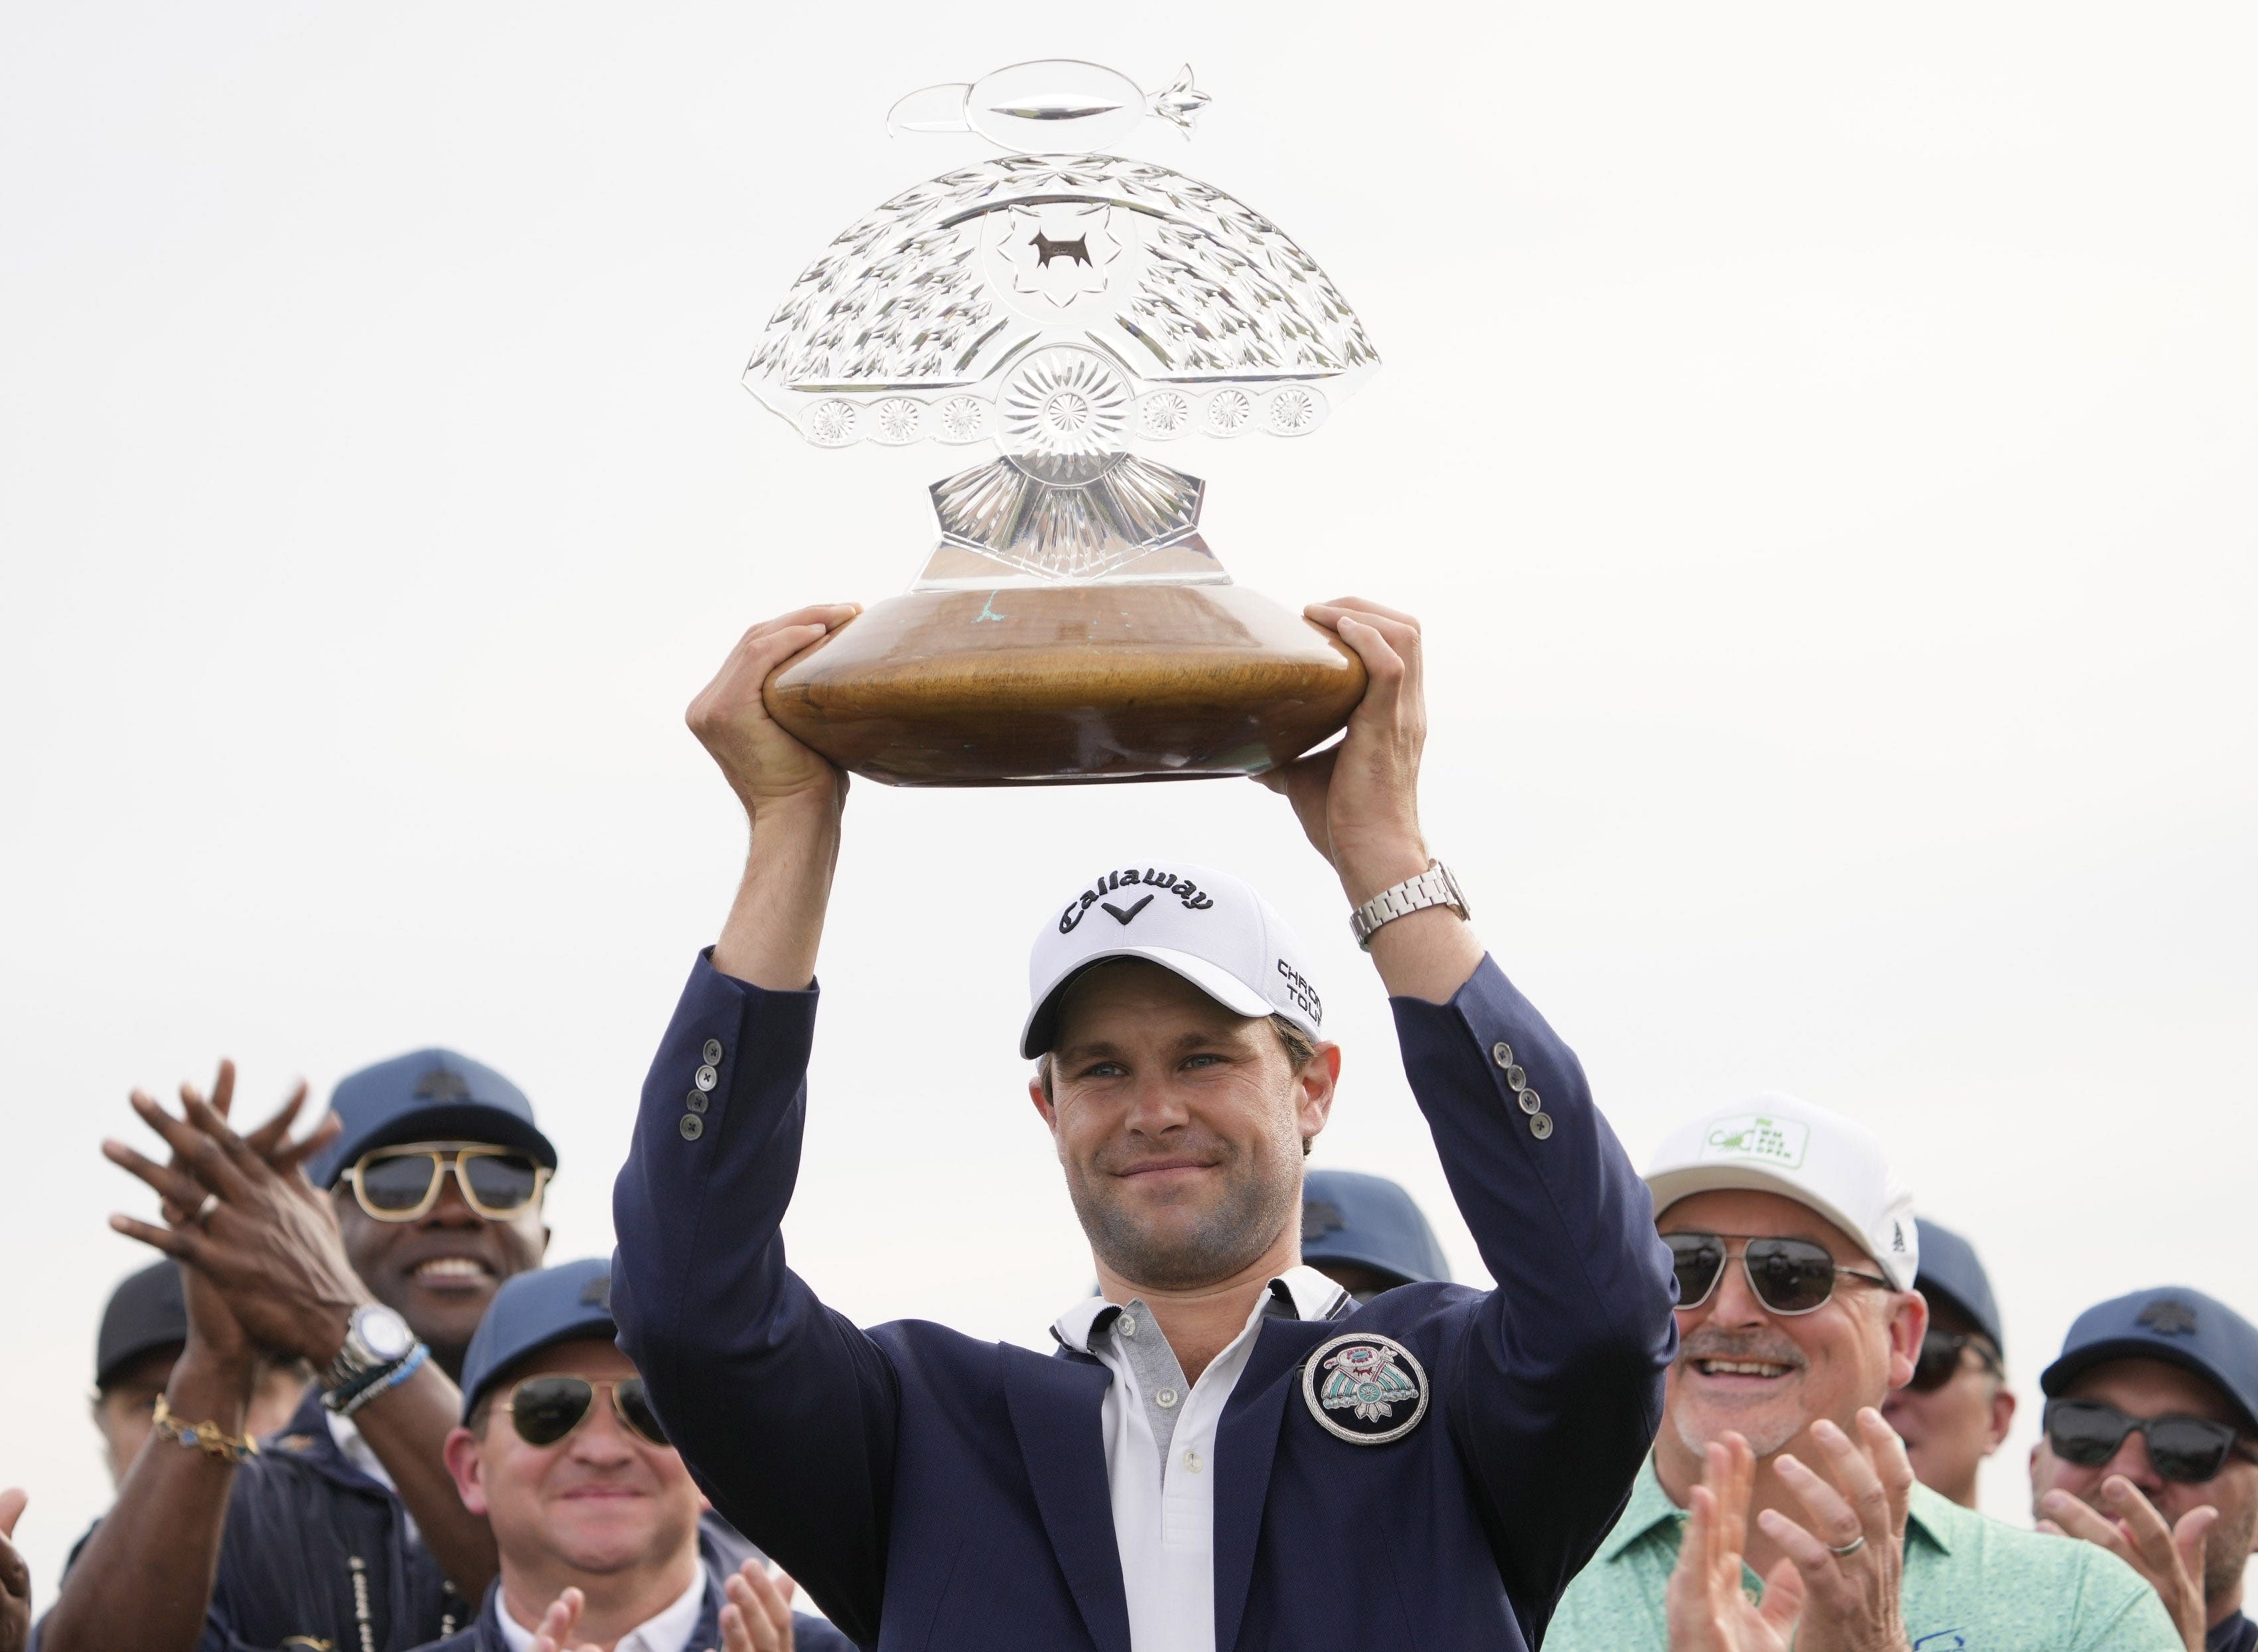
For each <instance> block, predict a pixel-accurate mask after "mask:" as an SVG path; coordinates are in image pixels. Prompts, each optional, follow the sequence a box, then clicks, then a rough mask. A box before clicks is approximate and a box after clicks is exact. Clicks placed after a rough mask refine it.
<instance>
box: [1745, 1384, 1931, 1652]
mask: <svg viewBox="0 0 2258 1652" xmlns="http://www.w3.org/2000/svg"><path fill="white" fill-rule="evenodd" d="M1858 1435H1859V1437H1858V1438H1857V1439H1856V1440H1853V1439H1852V1438H1851V1437H1850V1436H1849V1435H1847V1434H1845V1433H1843V1430H1842V1429H1840V1428H1838V1427H1836V1425H1835V1424H1834V1423H1832V1422H1828V1421H1826V1420H1824V1419H1823V1418H1822V1419H1821V1421H1819V1422H1814V1423H1813V1424H1812V1425H1811V1437H1812V1439H1813V1440H1814V1441H1815V1442H1816V1443H1818V1446H1819V1449H1820V1450H1821V1451H1822V1452H1824V1453H1825V1454H1826V1457H1827V1469H1828V1476H1827V1477H1822V1476H1821V1475H1820V1474H1819V1473H1818V1472H1817V1471H1814V1469H1813V1468H1812V1467H1811V1466H1810V1465H1809V1464H1807V1463H1804V1462H1803V1461H1801V1460H1800V1458H1797V1457H1793V1456H1791V1455H1789V1454H1787V1453H1786V1452H1782V1453H1781V1454H1780V1455H1779V1457H1776V1458H1774V1459H1773V1463H1772V1470H1773V1472H1774V1473H1776V1474H1778V1475H1779V1478H1780V1481H1781V1483H1782V1484H1783V1485H1786V1487H1787V1489H1788V1490H1789V1491H1791V1492H1794V1493H1795V1495H1796V1498H1797V1499H1798V1500H1800V1502H1801V1503H1802V1505H1803V1507H1804V1512H1805V1515H1806V1518H1807V1520H1808V1521H1809V1525H1808V1526H1805V1525H1800V1524H1799V1523H1797V1522H1796V1521H1792V1520H1790V1519H1789V1518H1788V1517H1787V1516H1786V1515H1785V1514H1780V1513H1779V1511H1778V1510H1776V1509H1769V1508H1768V1509H1765V1511H1764V1512H1763V1513H1762V1514H1758V1515H1757V1525H1758V1526H1759V1527H1760V1528H1762V1529H1763V1531H1764V1534H1765V1536H1767V1537H1769V1538H1771V1539H1772V1542H1774V1543H1776V1544H1778V1545H1779V1549H1780V1550H1781V1552H1782V1553H1784V1554H1785V1555H1786V1556H1787V1557H1788V1559H1789V1560H1790V1561H1792V1562H1793V1563H1794V1566H1795V1569H1796V1570H1797V1572H1798V1573H1799V1574H1800V1576H1801V1578H1802V1580H1803V1586H1804V1591H1805V1593H1806V1594H1807V1597H1808V1599H1809V1604H1808V1606H1807V1608H1806V1610H1805V1613H1804V1622H1803V1633H1802V1634H1801V1635H1800V1637H1799V1638H1798V1639H1797V1641H1796V1643H1795V1644H1796V1648H1797V1652H1905V1648H1906V1647H1907V1637H1906V1629H1905V1620H1904V1617H1903V1615H1902V1613H1901V1612H1900V1610H1899V1591H1900V1588H1901V1586H1902V1584H1903V1581H1904V1573H1905V1528H1906V1510H1907V1507H1908V1506H1909V1505H1910V1504H1911V1502H1912V1500H1913V1462H1912V1459H1911V1458H1909V1457H1907V1456H1906V1449H1905V1442H1904V1441H1902V1440H1900V1439H1899V1438H1898V1436H1897V1431H1896V1430H1895V1429H1892V1428H1891V1427H1890V1425H1889V1424H1888V1423H1886V1422H1883V1421H1882V1414H1881V1413H1880V1412H1878V1411H1877V1410H1875V1409H1874V1408H1873V1407H1871V1406H1868V1407H1865V1408H1864V1409H1863V1410H1861V1411H1860V1412H1859V1413H1858ZM1829 1477H1831V1478H1829Z"/></svg>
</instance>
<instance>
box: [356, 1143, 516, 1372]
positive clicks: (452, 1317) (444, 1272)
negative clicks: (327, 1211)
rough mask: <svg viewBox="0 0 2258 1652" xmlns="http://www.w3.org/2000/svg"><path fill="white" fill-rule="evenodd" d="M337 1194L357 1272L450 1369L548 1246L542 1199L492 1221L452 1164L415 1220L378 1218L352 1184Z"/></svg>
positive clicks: (459, 1364)
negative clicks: (468, 1195)
mask: <svg viewBox="0 0 2258 1652" xmlns="http://www.w3.org/2000/svg"><path fill="white" fill-rule="evenodd" d="M331 1197H332V1199H333V1200H334V1201H335V1202H336V1204H337V1226H338V1229H339V1230H340V1231H341V1232H342V1234H343V1236H344V1244H345V1255H346V1256H347V1258H350V1259H351V1263H352V1265H353V1272H355V1273H358V1274H359V1275H360V1278H361V1282H362V1283H363V1284H365V1285H366V1286H367V1287H368V1288H369V1289H370V1290H371V1291H372V1292H373V1293H375V1295H376V1300H377V1301H380V1302H382V1303H383V1304H384V1305H385V1306H386V1307H387V1308H391V1309H392V1310H393V1311H394V1312H395V1313H397V1314H398V1315H400V1316H401V1318H402V1319H404V1320H406V1321H407V1322H408V1329H411V1330H413V1331H414V1332H415V1334H416V1336H419V1337H421V1338H422V1340H423V1341H425V1342H427V1343H429V1344H430V1345H431V1352H432V1356H433V1357H434V1358H436V1359H437V1361H438V1362H439V1364H440V1365H441V1366H443V1367H444V1369H445V1370H446V1371H448V1372H450V1373H453V1372H459V1371H461V1369H462V1365H463V1355H464V1354H465V1352H466V1351H468V1350H469V1348H470V1345H471V1336H472V1332H474V1331H476V1330H477V1329H478V1328H479V1320H480V1319H481V1318H483V1317H484V1316H485V1314H486V1304H487V1303H489V1302H491V1301H493V1294H494V1292H495V1291H496V1290H498V1289H500V1288H501V1282H502V1281H503V1280H506V1279H508V1278H509V1277H510V1276H511V1275H512V1274H515V1273H524V1272H525V1271H526V1270H527V1269H529V1268H536V1267H539V1266H541V1254H542V1252H543V1251H545V1250H547V1249H548V1247H549V1230H548V1229H547V1228H546V1227H544V1226H543V1224H542V1221H541V1207H540V1205H539V1204H538V1203H536V1204H533V1205H530V1206H529V1207H528V1208H527V1209H523V1210H522V1211H520V1212H519V1213H518V1214H517V1215H515V1216H512V1217H510V1218H509V1219H508V1220H507V1221H503V1222H489V1221H487V1220H486V1218H485V1217H484V1216H480V1215H479V1213H478V1212H477V1211H475V1210H473V1209H471V1207H470V1205H469V1204H468V1203H467V1202H465V1200H464V1198H463V1190H462V1188H460V1187H459V1186H458V1185H457V1182H456V1180H455V1174H454V1172H453V1171H452V1169H450V1170H449V1171H448V1173H447V1174H446V1175H445V1176H444V1177H443V1178H441V1180H440V1184H439V1197H438V1201H437V1203H435V1204H434V1205H433V1206H432V1207H431V1209H430V1210H428V1211H427V1212H425V1213H424V1214H423V1215H422V1216H418V1217H417V1218H416V1219H415V1221H413V1222H379V1221H378V1220H377V1219H376V1218H375V1217H374V1216H370V1215H369V1214H368V1212H367V1211H366V1210H364V1209H361V1208H360V1202H359V1200H357V1199H356V1198H354V1197H353V1191H352V1188H351V1186H350V1185H349V1184H347V1183H344V1182H340V1183H339V1184H338V1185H337V1188H336V1190H335V1191H334V1193H333V1194H332V1195H331Z"/></svg>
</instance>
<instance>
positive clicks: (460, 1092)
mask: <svg viewBox="0 0 2258 1652" xmlns="http://www.w3.org/2000/svg"><path fill="white" fill-rule="evenodd" d="M330 1112H331V1113H332V1114H334V1115H335V1116H336V1117H337V1119H338V1120H339V1122H340V1123H341V1124H343V1125H344V1128H343V1129H342V1130H341V1131H338V1133H337V1139H336V1140H335V1141H333V1142H331V1143H330V1145H328V1146H327V1147H326V1148H324V1149H323V1150H322V1152H318V1153H316V1154H315V1155H314V1157H313V1158H312V1159H309V1160H308V1161H307V1165H306V1174H307V1175H308V1176H309V1178H310V1179H311V1180H312V1181H313V1183H314V1185H315V1186H316V1187H317V1188H334V1187H336V1186H337V1183H338V1182H339V1181H342V1180H344V1173H345V1172H346V1171H347V1170H350V1169H351V1167H352V1165H353V1162H354V1161H355V1160H356V1159H359V1157H360V1156H361V1155H362V1154H363V1153H366V1152H370V1151H371V1150H373V1149H374V1148H378V1147H394V1146H398V1145H401V1144H402V1143H406V1142H414V1141H474V1142H491V1143H493V1145H495V1146H497V1147H516V1148H521V1149H522V1150H523V1151H524V1152H528V1153H530V1154H531V1155H532V1156H533V1157H534V1159H536V1161H538V1162H539V1163H541V1164H543V1165H546V1166H549V1168H550V1169H551V1170H554V1169H556V1168H557V1149H556V1148H554V1147H552V1146H551V1145H550V1143H549V1138H548V1137H546V1136H544V1135H543V1134H542V1133H541V1131H540V1129H539V1127H538V1126H537V1125H536V1124H534V1122H533V1103H530V1102H529V1101H527V1100H526V1099H525V1092H524V1091H523V1090H521V1089H520V1088H517V1086H516V1085H515V1084H513V1083H511V1082H510V1081H508V1079H506V1078H504V1077H503V1076H502V1075H501V1074H499V1073H497V1072H495V1071H494V1070H493V1068H492V1067H488V1066H487V1065H486V1063H485V1062H483V1061H473V1060H471V1059H470V1058H469V1057H468V1056H466V1055H458V1054H456V1053H455V1052H454V1051H452V1050H416V1051H414V1052H412V1053H409V1054H407V1055H396V1056H394V1057H393V1058H392V1060H389V1061H379V1062H378V1063H377V1064H376V1065H375V1066H373V1067H363V1068H361V1069H360V1071H359V1072H358V1073H350V1074H346V1075H345V1076H344V1078H342V1079H340V1080H338V1081H337V1089H336V1091H335V1092H334V1093H332V1094H331V1095H330Z"/></svg>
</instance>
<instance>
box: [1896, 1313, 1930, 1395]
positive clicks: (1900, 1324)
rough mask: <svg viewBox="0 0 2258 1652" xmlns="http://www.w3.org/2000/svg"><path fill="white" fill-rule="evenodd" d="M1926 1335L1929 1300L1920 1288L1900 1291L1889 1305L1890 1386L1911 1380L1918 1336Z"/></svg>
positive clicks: (1918, 1347) (1918, 1340)
mask: <svg viewBox="0 0 2258 1652" xmlns="http://www.w3.org/2000/svg"><path fill="white" fill-rule="evenodd" d="M1927 1335H1928V1298H1927V1297H1925V1296H1923V1295H1922V1294H1921V1293H1920V1292H1919V1291H1899V1292H1897V1293H1896V1294H1895V1299H1894V1301H1892V1304H1891V1308H1890V1386H1891V1387H1892V1388H1902V1387H1904V1386H1906V1384H1907V1383H1909V1382H1911V1381H1912V1380H1913V1368H1914V1362H1915V1361H1917V1360H1918V1359H1919V1358H1921V1338H1922V1337H1923V1336H1927Z"/></svg>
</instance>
